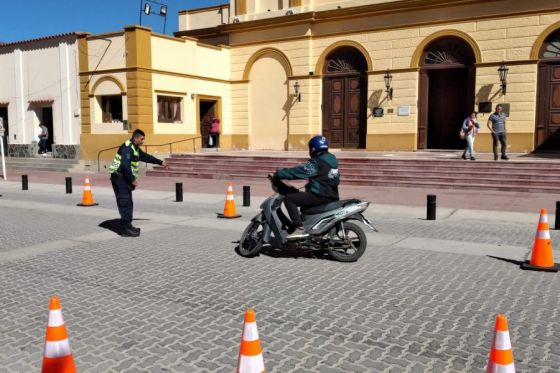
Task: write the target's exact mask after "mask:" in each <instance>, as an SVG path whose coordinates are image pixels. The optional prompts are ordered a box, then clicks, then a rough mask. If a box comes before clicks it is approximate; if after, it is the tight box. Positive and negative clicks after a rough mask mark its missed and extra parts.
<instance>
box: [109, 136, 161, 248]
mask: <svg viewBox="0 0 560 373" xmlns="http://www.w3.org/2000/svg"><path fill="white" fill-rule="evenodd" d="M145 138H146V135H145V134H144V131H142V130H140V129H136V130H134V132H133V134H132V138H131V139H130V140H127V141H125V142H124V143H123V144H122V145H121V146H120V147H119V149H118V150H117V154H116V155H115V159H114V160H113V162H112V163H111V166H110V167H109V172H110V173H111V184H112V185H113V191H114V192H115V198H116V199H117V206H118V208H119V214H120V216H121V222H120V223H121V236H124V237H138V236H139V235H140V228H136V227H134V226H133V225H132V209H133V202H132V191H133V190H134V189H135V188H136V187H137V186H138V166H139V162H146V163H153V164H158V165H160V166H163V167H164V168H165V169H167V168H168V166H167V162H166V161H161V160H159V159H157V158H156V157H153V156H151V155H150V154H148V153H145V152H143V151H142V149H140V147H141V146H142V145H143V144H144V140H145Z"/></svg>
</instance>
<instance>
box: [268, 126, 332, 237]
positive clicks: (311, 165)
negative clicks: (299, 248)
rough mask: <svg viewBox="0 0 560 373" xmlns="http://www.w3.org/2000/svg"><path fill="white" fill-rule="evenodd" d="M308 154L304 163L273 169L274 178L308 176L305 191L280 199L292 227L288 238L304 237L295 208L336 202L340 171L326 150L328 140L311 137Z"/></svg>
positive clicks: (320, 137)
mask: <svg viewBox="0 0 560 373" xmlns="http://www.w3.org/2000/svg"><path fill="white" fill-rule="evenodd" d="M308 147H309V156H310V157H311V158H310V159H309V160H308V161H307V162H306V163H304V164H302V165H299V166H296V167H293V168H282V169H279V170H277V171H276V173H275V175H274V177H278V178H280V179H286V180H296V179H309V182H308V183H307V184H306V185H305V192H297V193H290V194H288V195H286V198H285V199H284V205H285V206H286V209H287V210H288V214H289V215H290V219H291V220H292V223H293V224H294V227H295V230H294V231H293V232H292V233H291V234H289V235H288V239H294V238H303V237H306V236H308V234H307V232H305V229H304V227H303V221H302V219H301V215H300V212H299V207H301V208H309V207H313V206H319V205H324V204H327V203H329V202H333V201H338V199H339V197H338V184H339V183H340V174H339V171H338V161H337V159H336V157H335V156H334V154H332V153H329V143H328V141H327V139H326V138H325V137H324V136H315V137H313V138H312V139H311V140H309V143H308Z"/></svg>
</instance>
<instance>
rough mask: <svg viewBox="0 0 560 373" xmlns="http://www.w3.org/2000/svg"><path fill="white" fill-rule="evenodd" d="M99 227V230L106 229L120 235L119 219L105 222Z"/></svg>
mask: <svg viewBox="0 0 560 373" xmlns="http://www.w3.org/2000/svg"><path fill="white" fill-rule="evenodd" d="M99 226H100V227H101V228H105V229H108V230H110V231H112V232H114V233H116V234H120V233H121V219H111V220H105V221H103V222H101V223H99Z"/></svg>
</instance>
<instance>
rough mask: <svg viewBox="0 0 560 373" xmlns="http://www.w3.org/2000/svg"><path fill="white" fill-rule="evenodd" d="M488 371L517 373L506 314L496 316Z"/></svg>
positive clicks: (490, 372)
mask: <svg viewBox="0 0 560 373" xmlns="http://www.w3.org/2000/svg"><path fill="white" fill-rule="evenodd" d="M486 373H515V365H514V364H513V351H512V350H511V342H510V340H509V330H508V322H507V318H506V316H505V315H498V316H496V326H495V327H494V339H493V340H492V347H491V348H490V356H489V357H488V367H487V368H486Z"/></svg>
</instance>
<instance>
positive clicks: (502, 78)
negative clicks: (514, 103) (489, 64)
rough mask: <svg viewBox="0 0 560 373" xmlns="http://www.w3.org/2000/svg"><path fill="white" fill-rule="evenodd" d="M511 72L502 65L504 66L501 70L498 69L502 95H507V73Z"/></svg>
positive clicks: (503, 65)
mask: <svg viewBox="0 0 560 373" xmlns="http://www.w3.org/2000/svg"><path fill="white" fill-rule="evenodd" d="M508 71H509V68H508V67H507V66H506V65H505V64H502V66H500V68H499V69H498V73H499V74H500V82H502V94H503V95H504V96H505V95H506V89H507V73H508Z"/></svg>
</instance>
